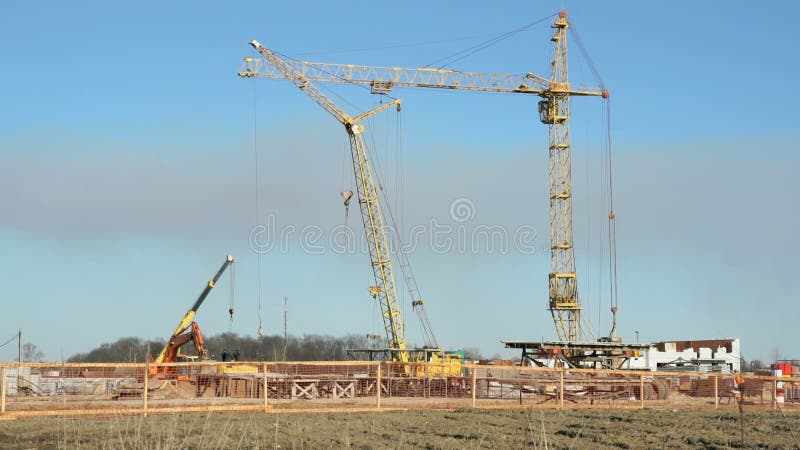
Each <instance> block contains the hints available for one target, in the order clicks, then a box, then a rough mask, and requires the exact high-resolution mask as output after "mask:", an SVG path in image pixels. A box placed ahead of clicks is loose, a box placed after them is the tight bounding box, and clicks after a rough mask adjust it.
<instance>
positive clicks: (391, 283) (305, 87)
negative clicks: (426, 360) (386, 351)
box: [250, 40, 409, 362]
mask: <svg viewBox="0 0 800 450" xmlns="http://www.w3.org/2000/svg"><path fill="white" fill-rule="evenodd" d="M250 45H252V46H253V47H254V48H255V49H256V50H257V51H258V52H259V53H260V54H261V55H262V56H263V57H264V58H265V61H266V63H267V65H269V66H270V67H273V68H274V69H276V70H277V71H278V73H280V74H281V76H280V77H275V78H287V79H289V80H290V81H291V82H292V83H294V85H295V86H297V87H298V88H299V89H300V90H301V91H303V92H304V93H305V94H306V95H308V96H309V97H310V98H311V99H312V100H314V101H315V102H316V103H317V104H318V105H320V106H321V107H322V108H324V109H325V110H326V111H328V112H329V113H330V114H331V115H332V116H333V117H335V118H336V120H338V121H339V122H340V123H341V124H342V125H344V128H345V130H346V131H347V135H348V136H349V139H350V156H351V159H352V161H353V171H354V173H355V181H356V196H357V198H358V205H359V209H360V211H361V221H362V222H363V224H364V234H365V236H366V239H367V243H368V247H369V257H370V263H371V266H372V274H373V278H374V280H375V285H374V286H370V287H369V293H370V295H372V297H373V298H375V299H376V300H377V301H378V302H379V303H380V306H381V313H382V315H383V325H384V328H385V332H386V339H387V340H388V343H389V348H390V349H392V350H399V351H395V352H392V357H393V359H394V360H396V361H401V362H408V360H409V355H408V352H406V351H405V349H406V348H407V343H406V335H405V327H404V326H403V318H402V313H401V310H400V304H399V301H398V297H397V288H396V287H395V280H394V273H393V271H392V258H391V255H390V253H389V240H388V237H387V233H386V227H385V224H384V216H383V212H382V211H381V205H380V200H379V192H378V189H377V187H376V184H375V181H374V179H373V177H372V169H371V167H370V164H369V161H368V159H367V150H366V145H365V143H364V138H363V136H362V132H363V131H364V126H363V125H361V124H359V123H358V122H359V121H361V120H363V119H365V118H367V117H370V116H372V115H374V114H377V113H379V112H381V111H384V110H386V109H388V108H390V107H392V106H396V107H397V109H398V110H399V109H400V100H393V101H391V102H389V103H384V104H383V105H380V106H378V107H377V108H375V109H372V110H370V111H367V112H365V113H364V114H361V115H359V116H356V117H351V116H349V115H348V114H346V113H345V112H344V111H342V110H341V109H340V108H339V107H338V106H337V105H336V104H335V103H333V102H332V101H331V100H330V99H329V98H328V97H327V96H325V94H323V93H322V92H321V91H320V90H319V89H317V87H316V86H314V85H313V84H312V83H311V81H309V79H308V78H306V77H305V76H304V75H303V74H302V73H300V72H298V71H296V70H295V68H294V66H293V65H292V64H291V63H290V62H289V61H285V60H284V59H282V58H280V57H278V56H277V55H275V53H274V52H272V51H271V50H269V49H268V48H266V47H264V46H263V45H261V44H260V43H259V42H258V41H255V40H254V41H251V42H250Z"/></svg>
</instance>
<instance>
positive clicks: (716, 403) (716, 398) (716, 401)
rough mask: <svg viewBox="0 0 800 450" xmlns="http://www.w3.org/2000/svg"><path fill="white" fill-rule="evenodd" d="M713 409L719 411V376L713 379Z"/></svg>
mask: <svg viewBox="0 0 800 450" xmlns="http://www.w3.org/2000/svg"><path fill="white" fill-rule="evenodd" d="M714 409H719V376H715V377H714Z"/></svg>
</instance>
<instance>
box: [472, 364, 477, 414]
mask: <svg viewBox="0 0 800 450" xmlns="http://www.w3.org/2000/svg"><path fill="white" fill-rule="evenodd" d="M477 390H478V368H477V367H474V366H473V367H472V407H473V408H474V407H475V400H476V399H477V394H478V392H477Z"/></svg>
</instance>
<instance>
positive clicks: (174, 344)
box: [150, 255, 234, 379]
mask: <svg viewBox="0 0 800 450" xmlns="http://www.w3.org/2000/svg"><path fill="white" fill-rule="evenodd" d="M233 263H234V260H233V256H230V255H228V256H227V257H226V258H225V262H223V263H222V266H221V267H220V268H219V270H218V271H217V273H216V274H215V275H214V278H212V279H211V280H210V281H209V282H208V283H207V284H206V287H205V288H204V289H203V292H201V293H200V296H199V297H197V300H195V302H194V304H193V305H192V307H191V308H189V310H188V311H186V314H184V316H183V318H182V319H181V321H180V323H178V327H177V328H175V331H173V332H172V335H171V336H170V337H169V339H167V343H166V344H165V345H164V348H163V349H161V353H159V354H158V356H157V357H156V358H155V360H153V362H154V363H155V365H154V366H153V367H151V368H150V374H151V375H156V376H164V377H165V378H167V377H168V378H177V379H182V378H186V377H187V374H182V373H179V371H178V370H177V369H178V368H177V367H172V366H167V367H164V366H159V364H161V363H171V362H193V361H202V360H204V359H207V358H208V350H206V348H205V345H204V340H203V334H202V333H201V332H200V326H199V325H198V324H197V322H194V317H195V315H196V314H197V310H198V308H200V305H202V304H203V302H204V301H205V299H206V297H208V294H209V293H210V292H211V290H212V289H214V286H216V284H217V281H219V279H220V277H221V276H222V274H223V273H224V272H225V269H227V268H228V266H230V265H231V264H233ZM189 342H192V344H194V348H195V350H197V355H196V356H190V355H185V354H182V353H180V350H181V347H182V346H184V345H185V344H187V343H189Z"/></svg>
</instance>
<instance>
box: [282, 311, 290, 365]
mask: <svg viewBox="0 0 800 450" xmlns="http://www.w3.org/2000/svg"><path fill="white" fill-rule="evenodd" d="M288 301H289V299H288V298H287V297H286V296H284V297H283V360H284V361H286V348H287V347H288V346H289V331H288V330H289V327H288V321H287V316H288V311H289V307H288Z"/></svg>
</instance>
